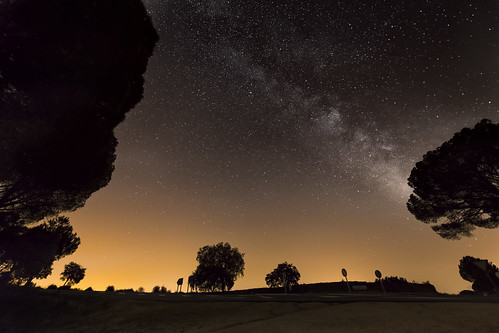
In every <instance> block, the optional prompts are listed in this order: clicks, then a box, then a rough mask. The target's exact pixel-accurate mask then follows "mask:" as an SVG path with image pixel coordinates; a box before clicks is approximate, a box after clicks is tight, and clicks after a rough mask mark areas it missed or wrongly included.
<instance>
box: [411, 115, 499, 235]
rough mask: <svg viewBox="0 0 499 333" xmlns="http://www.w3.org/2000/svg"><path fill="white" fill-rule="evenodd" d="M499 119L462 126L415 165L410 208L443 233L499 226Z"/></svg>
mask: <svg viewBox="0 0 499 333" xmlns="http://www.w3.org/2000/svg"><path fill="white" fill-rule="evenodd" d="M498 142H499V124H492V123H491V122H490V121H489V120H486V119H484V120H482V121H481V122H480V123H478V124H476V125H475V127H474V128H473V129H469V128H464V129H463V130H461V131H460V132H459V133H456V134H454V136H453V137H452V139H450V140H449V141H447V142H444V143H443V144H442V145H441V146H440V147H439V148H437V149H436V150H433V151H430V152H428V153H426V154H425V155H424V157H423V160H422V161H421V162H418V163H417V164H416V166H415V168H414V169H412V172H411V176H410V177H409V186H411V187H412V188H413V189H414V193H413V194H411V196H410V198H409V201H408V202H407V207H408V209H409V211H410V212H411V213H412V214H413V215H414V216H415V217H416V218H417V219H418V220H420V221H422V222H424V223H430V224H434V223H439V222H443V223H441V224H438V225H434V226H432V229H433V230H434V231H435V232H437V233H438V234H439V235H440V236H441V237H443V238H447V239H459V238H460V237H462V236H470V235H471V232H472V231H473V230H474V229H475V228H476V227H481V228H489V229H490V228H496V227H497V226H499V145H498V144H497V143H498Z"/></svg>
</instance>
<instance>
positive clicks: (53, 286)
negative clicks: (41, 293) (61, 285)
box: [47, 284, 57, 290]
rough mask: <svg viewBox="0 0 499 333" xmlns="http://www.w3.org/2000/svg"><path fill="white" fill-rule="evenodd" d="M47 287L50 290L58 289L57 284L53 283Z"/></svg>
mask: <svg viewBox="0 0 499 333" xmlns="http://www.w3.org/2000/svg"><path fill="white" fill-rule="evenodd" d="M47 289H49V290H54V289H57V286H56V285H55V284H51V285H49V286H48V287H47Z"/></svg>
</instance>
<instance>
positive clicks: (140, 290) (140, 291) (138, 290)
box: [137, 287, 145, 293]
mask: <svg viewBox="0 0 499 333" xmlns="http://www.w3.org/2000/svg"><path fill="white" fill-rule="evenodd" d="M137 292H139V293H143V292H145V290H144V287H139V289H137Z"/></svg>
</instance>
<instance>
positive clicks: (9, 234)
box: [0, 216, 80, 285]
mask: <svg viewBox="0 0 499 333" xmlns="http://www.w3.org/2000/svg"><path fill="white" fill-rule="evenodd" d="M79 245H80V238H79V237H77V235H76V233H74V232H73V227H72V226H71V225H70V224H69V219H68V218H67V217H64V216H59V217H57V218H53V219H50V220H48V221H45V222H43V223H40V224H38V225H36V226H34V227H30V228H28V227H25V226H20V225H19V226H12V227H10V228H6V229H0V275H5V276H7V280H8V281H9V282H10V283H14V284H23V283H24V284H26V285H28V284H29V283H30V282H31V281H32V280H33V279H35V278H38V279H42V278H46V277H47V276H48V275H49V274H50V273H51V272H52V264H53V263H54V261H55V260H59V259H61V258H62V257H64V256H67V255H70V254H72V253H73V252H75V251H76V249H77V248H78V246H79Z"/></svg>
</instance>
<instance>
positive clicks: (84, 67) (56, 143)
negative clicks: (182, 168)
mask: <svg viewBox="0 0 499 333" xmlns="http://www.w3.org/2000/svg"><path fill="white" fill-rule="evenodd" d="M0 31H2V33H1V34H0V45H1V47H0V161H2V163H1V165H0V228H5V227H7V226H10V225H14V224H21V225H22V224H28V223H31V222H36V221H39V220H41V219H43V218H45V217H47V216H54V215H57V214H58V213H60V212H63V211H71V210H74V209H77V208H79V207H81V206H83V205H84V203H85V201H86V200H87V199H88V197H89V196H90V195H91V194H92V193H93V192H95V191H97V190H98V189H100V188H101V187H103V186H105V185H106V184H107V183H108V182H109V181H110V178H111V174H112V171H113V168H114V167H113V163H114V159H115V148H116V144H117V141H116V138H115V136H114V133H113V130H114V128H115V127H116V126H117V125H118V124H119V123H120V122H121V121H122V120H123V119H124V117H125V114H126V113H127V112H128V111H129V110H130V109H131V108H132V107H134V106H135V105H136V104H137V103H138V102H139V101H140V100H141V98H142V92H143V81H144V80H143V73H144V72H145V70H146V66H147V62H148V59H149V57H150V56H151V54H152V51H153V47H154V45H155V42H156V41H157V39H158V37H157V34H156V31H155V30H154V28H153V26H152V23H151V20H150V18H149V16H148V15H147V13H146V11H145V8H144V6H143V4H142V2H141V1H140V0H73V1H65V0H9V1H2V2H0Z"/></svg>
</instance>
